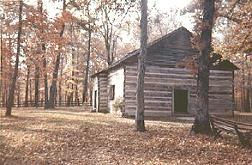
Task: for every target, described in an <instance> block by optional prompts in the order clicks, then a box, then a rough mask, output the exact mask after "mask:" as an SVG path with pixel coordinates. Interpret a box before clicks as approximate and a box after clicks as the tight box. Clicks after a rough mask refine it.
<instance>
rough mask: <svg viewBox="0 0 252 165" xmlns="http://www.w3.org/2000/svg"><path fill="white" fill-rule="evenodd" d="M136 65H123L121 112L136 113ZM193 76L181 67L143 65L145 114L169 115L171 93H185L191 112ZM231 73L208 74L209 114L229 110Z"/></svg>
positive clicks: (171, 111) (190, 111) (194, 96)
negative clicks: (177, 90) (144, 71)
mask: <svg viewBox="0 0 252 165" xmlns="http://www.w3.org/2000/svg"><path fill="white" fill-rule="evenodd" d="M136 76H137V68H136V65H127V66H125V113H127V114H128V115H134V114H135V111H136V93H135V92H136V80H137V77H136ZM196 85H197V80H196V77H195V76H194V75H193V74H192V73H191V71H190V70H187V69H183V68H164V67H159V66H147V67H146V74H145V90H144V92H145V115H146V116H168V115H171V114H173V108H172V107H173V90H174V89H184V90H188V92H189V97H188V103H189V105H188V111H189V113H192V114H193V113H194V110H195V106H196V105H195V103H196V89H197V86H196ZM232 106H233V104H232V72H230V71H211V76H210V91H209V108H210V111H213V112H216V111H218V112H223V111H225V110H231V109H232V108H233V107H232Z"/></svg>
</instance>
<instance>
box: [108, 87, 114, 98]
mask: <svg viewBox="0 0 252 165" xmlns="http://www.w3.org/2000/svg"><path fill="white" fill-rule="evenodd" d="M109 99H110V100H114V99H115V85H110V86H109Z"/></svg>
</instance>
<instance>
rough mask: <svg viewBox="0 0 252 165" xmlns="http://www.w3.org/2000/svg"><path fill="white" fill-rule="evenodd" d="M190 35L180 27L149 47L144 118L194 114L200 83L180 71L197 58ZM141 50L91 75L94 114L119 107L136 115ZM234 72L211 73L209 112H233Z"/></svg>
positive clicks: (127, 113)
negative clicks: (198, 84)
mask: <svg viewBox="0 0 252 165" xmlns="http://www.w3.org/2000/svg"><path fill="white" fill-rule="evenodd" d="M190 38H191V33H190V32H189V31H188V30H187V29H185V28H183V27H181V28H179V29H177V30H175V31H173V32H171V33H170V34H167V35H166V36H164V37H162V38H160V39H158V40H156V41H154V42H152V43H150V44H148V54H147V57H146V72H145V84H144V95H145V116H170V115H177V114H178V115H188V114H194V113H195V109H196V90H197V80H196V77H195V75H194V74H193V73H192V71H191V70H189V69H186V68H184V67H182V68H178V67H177V64H178V63H179V62H181V61H183V60H184V59H185V58H188V57H189V58H190V57H192V56H194V55H196V54H197V53H198V52H197V50H195V49H193V48H192V46H191V39H190ZM138 54H139V50H135V51H133V52H130V53H128V54H127V55H126V56H125V57H123V58H122V59H121V60H119V61H117V62H115V63H113V64H112V65H111V66H109V68H108V69H105V70H102V71H101V72H99V73H96V74H94V75H92V78H93V81H94V86H93V104H92V105H93V110H95V111H97V112H113V111H115V109H116V108H115V107H118V106H115V105H117V104H118V102H119V103H120V107H121V108H122V109H121V111H122V112H123V113H125V114H126V115H129V116H134V115H135V112H136V82H137V56H138ZM232 84H233V70H226V69H215V70H211V71H210V80H209V109H210V112H226V111H230V112H231V110H232V109H233V101H234V100H233V85H232Z"/></svg>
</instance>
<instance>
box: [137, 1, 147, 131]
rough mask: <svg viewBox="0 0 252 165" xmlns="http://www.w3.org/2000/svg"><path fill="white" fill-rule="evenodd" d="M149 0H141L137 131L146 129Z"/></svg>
mask: <svg viewBox="0 0 252 165" xmlns="http://www.w3.org/2000/svg"><path fill="white" fill-rule="evenodd" d="M147 8H148V6H147V0H141V22H140V28H141V35H140V54H139V56H138V72H137V91H136V99H137V110H136V116H135V124H136V130H137V131H141V132H143V131H145V124H144V75H145V64H144V61H145V57H146V55H147V39H148V35H147Z"/></svg>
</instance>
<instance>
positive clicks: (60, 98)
mask: <svg viewBox="0 0 252 165" xmlns="http://www.w3.org/2000/svg"><path fill="white" fill-rule="evenodd" d="M63 63H64V61H63V58H61V62H60V80H59V106H61V103H62V89H61V86H62V77H63Z"/></svg>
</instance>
